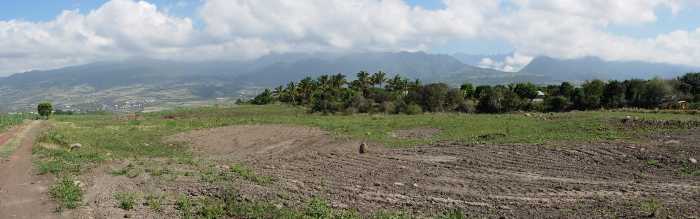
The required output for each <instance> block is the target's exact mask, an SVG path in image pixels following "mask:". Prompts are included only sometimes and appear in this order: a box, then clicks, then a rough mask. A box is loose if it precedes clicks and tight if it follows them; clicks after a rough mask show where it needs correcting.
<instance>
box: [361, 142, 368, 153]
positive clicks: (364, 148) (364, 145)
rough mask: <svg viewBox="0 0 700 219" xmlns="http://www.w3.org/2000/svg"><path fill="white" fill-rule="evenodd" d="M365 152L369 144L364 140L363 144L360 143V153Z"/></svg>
mask: <svg viewBox="0 0 700 219" xmlns="http://www.w3.org/2000/svg"><path fill="white" fill-rule="evenodd" d="M364 153H367V144H366V143H364V142H362V144H360V154H364Z"/></svg>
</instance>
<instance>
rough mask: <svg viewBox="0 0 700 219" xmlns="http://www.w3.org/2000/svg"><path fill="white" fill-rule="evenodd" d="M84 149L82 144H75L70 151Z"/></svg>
mask: <svg viewBox="0 0 700 219" xmlns="http://www.w3.org/2000/svg"><path fill="white" fill-rule="evenodd" d="M82 147H83V145H82V144H80V143H75V144H72V145H70V150H71V151H72V150H78V149H80V148H82Z"/></svg>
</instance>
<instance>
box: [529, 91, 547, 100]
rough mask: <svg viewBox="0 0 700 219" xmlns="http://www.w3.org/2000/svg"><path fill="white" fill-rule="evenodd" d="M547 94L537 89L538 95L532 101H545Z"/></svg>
mask: <svg viewBox="0 0 700 219" xmlns="http://www.w3.org/2000/svg"><path fill="white" fill-rule="evenodd" d="M545 96H546V95H545V94H544V92H542V91H539V90H538V91H537V97H535V99H532V102H543V101H544V98H545Z"/></svg>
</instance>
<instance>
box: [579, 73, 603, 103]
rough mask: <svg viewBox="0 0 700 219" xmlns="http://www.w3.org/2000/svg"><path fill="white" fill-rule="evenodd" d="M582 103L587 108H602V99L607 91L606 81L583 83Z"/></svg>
mask: <svg viewBox="0 0 700 219" xmlns="http://www.w3.org/2000/svg"><path fill="white" fill-rule="evenodd" d="M582 87H583V100H582V105H583V107H584V108H585V109H598V108H600V106H601V105H600V103H601V99H602V97H603V93H604V92H605V82H603V81H601V80H593V81H587V82H586V83H584V84H583V86H582Z"/></svg>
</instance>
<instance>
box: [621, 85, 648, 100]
mask: <svg viewBox="0 0 700 219" xmlns="http://www.w3.org/2000/svg"><path fill="white" fill-rule="evenodd" d="M622 83H623V84H624V85H625V88H626V89H625V100H626V102H627V105H629V106H634V107H643V106H644V102H645V101H644V98H643V97H642V94H643V93H644V89H646V88H645V87H646V81H644V80H639V79H632V80H626V81H624V82H622Z"/></svg>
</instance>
